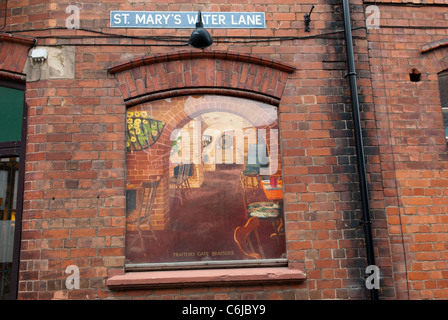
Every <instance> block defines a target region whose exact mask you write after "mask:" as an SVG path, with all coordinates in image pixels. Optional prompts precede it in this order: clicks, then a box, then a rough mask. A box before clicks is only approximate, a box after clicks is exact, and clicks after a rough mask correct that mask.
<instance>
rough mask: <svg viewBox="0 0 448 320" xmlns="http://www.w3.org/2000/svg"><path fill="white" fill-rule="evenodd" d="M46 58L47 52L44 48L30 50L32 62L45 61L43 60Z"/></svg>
mask: <svg viewBox="0 0 448 320" xmlns="http://www.w3.org/2000/svg"><path fill="white" fill-rule="evenodd" d="M47 58H48V52H47V49H45V48H38V49H33V51H31V60H32V61H33V63H40V64H42V63H44V62H45V60H47Z"/></svg>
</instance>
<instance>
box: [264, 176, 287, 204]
mask: <svg viewBox="0 0 448 320" xmlns="http://www.w3.org/2000/svg"><path fill="white" fill-rule="evenodd" d="M261 187H262V188H263V191H264V194H265V195H266V197H267V198H268V200H270V201H274V202H278V201H282V200H283V185H282V181H281V180H279V181H277V183H276V185H275V187H273V186H272V185H271V181H270V180H261Z"/></svg>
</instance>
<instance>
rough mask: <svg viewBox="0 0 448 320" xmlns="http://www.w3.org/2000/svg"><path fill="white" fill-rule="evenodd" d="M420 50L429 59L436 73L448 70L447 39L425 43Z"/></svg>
mask: <svg viewBox="0 0 448 320" xmlns="http://www.w3.org/2000/svg"><path fill="white" fill-rule="evenodd" d="M420 52H421V53H422V54H424V55H425V56H426V57H427V58H428V59H429V61H430V62H431V64H432V66H433V68H434V71H435V72H436V73H440V72H442V71H445V70H448V39H442V40H438V41H434V42H430V43H427V44H425V45H423V46H422V47H421V48H420Z"/></svg>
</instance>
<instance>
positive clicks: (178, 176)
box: [170, 164, 186, 204]
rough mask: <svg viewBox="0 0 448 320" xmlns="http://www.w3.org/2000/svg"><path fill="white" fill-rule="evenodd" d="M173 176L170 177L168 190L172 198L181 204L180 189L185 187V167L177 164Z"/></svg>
mask: <svg viewBox="0 0 448 320" xmlns="http://www.w3.org/2000/svg"><path fill="white" fill-rule="evenodd" d="M175 169H176V170H175V172H174V176H173V177H170V189H171V190H172V192H173V195H174V198H177V199H179V202H180V204H183V199H182V189H183V188H184V186H185V176H184V174H185V169H186V167H185V165H184V164H179V165H178V166H177V167H176V168H175Z"/></svg>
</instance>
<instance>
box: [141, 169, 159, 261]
mask: <svg viewBox="0 0 448 320" xmlns="http://www.w3.org/2000/svg"><path fill="white" fill-rule="evenodd" d="M160 181H161V178H160V177H157V178H156V179H155V180H152V181H144V182H142V197H141V206H140V212H139V216H138V218H137V220H136V222H137V229H138V233H139V236H140V242H141V244H142V246H143V249H145V248H144V243H145V242H144V241H143V232H142V226H144V225H147V226H148V227H149V231H150V232H151V236H152V237H153V238H154V240H156V241H157V237H156V234H155V233H154V230H153V228H152V225H151V214H152V211H153V209H154V203H155V199H156V194H157V189H158V187H159V185H160ZM145 252H146V251H145Z"/></svg>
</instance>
